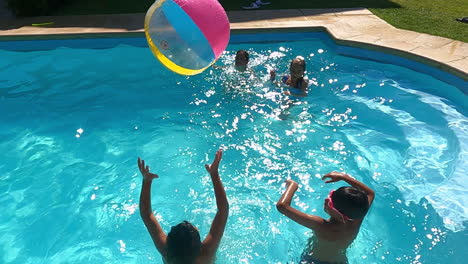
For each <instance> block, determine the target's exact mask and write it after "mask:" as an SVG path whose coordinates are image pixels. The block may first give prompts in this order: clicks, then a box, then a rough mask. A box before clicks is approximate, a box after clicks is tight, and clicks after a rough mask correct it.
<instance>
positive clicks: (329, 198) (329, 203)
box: [325, 190, 352, 223]
mask: <svg viewBox="0 0 468 264" xmlns="http://www.w3.org/2000/svg"><path fill="white" fill-rule="evenodd" d="M334 192H335V190H331V191H330V193H329V194H328V197H327V198H326V199H325V200H326V202H327V204H328V208H330V210H332V211H333V212H336V214H338V215H339V216H340V217H341V222H343V223H346V221H350V220H352V219H351V218H349V217H347V216H346V215H344V214H343V213H341V212H340V211H338V209H336V208H335V206H334V205H333V200H332V195H333V193H334Z"/></svg>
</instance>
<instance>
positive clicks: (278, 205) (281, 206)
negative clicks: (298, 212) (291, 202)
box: [276, 202, 288, 214]
mask: <svg viewBox="0 0 468 264" xmlns="http://www.w3.org/2000/svg"><path fill="white" fill-rule="evenodd" d="M287 207H288V206H287V205H286V204H284V203H282V202H278V203H276V209H277V210H278V211H279V212H280V213H282V214H284V212H286V210H287Z"/></svg>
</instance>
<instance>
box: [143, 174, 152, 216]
mask: <svg viewBox="0 0 468 264" xmlns="http://www.w3.org/2000/svg"><path fill="white" fill-rule="evenodd" d="M151 183H152V180H149V181H148V180H143V183H142V186H141V193H140V215H141V218H143V221H146V220H148V219H149V217H150V215H151V214H152V213H153V211H152V209H151Z"/></svg>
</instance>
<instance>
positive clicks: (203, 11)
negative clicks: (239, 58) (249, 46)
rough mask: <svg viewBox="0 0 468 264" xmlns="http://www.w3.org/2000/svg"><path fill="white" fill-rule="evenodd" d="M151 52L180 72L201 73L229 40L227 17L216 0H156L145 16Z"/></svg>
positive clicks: (170, 67)
mask: <svg viewBox="0 0 468 264" xmlns="http://www.w3.org/2000/svg"><path fill="white" fill-rule="evenodd" d="M145 35H146V40H147V41H148V45H149V47H150V49H151V51H152V52H153V54H154V56H155V57H156V58H157V59H158V60H159V61H160V62H161V63H162V64H163V65H164V66H166V67H167V68H168V69H170V70H172V71H174V72H176V73H178V74H183V75H195V74H198V73H201V72H202V71H204V70H205V69H206V68H208V67H209V66H210V65H211V64H213V63H214V62H215V61H216V59H217V58H218V57H219V56H220V55H221V54H222V53H223V51H224V50H225V49H226V46H227V44H228V42H229V35H230V27H229V20H228V17H227V15H226V12H225V11H224V9H223V7H222V6H221V4H220V3H219V2H218V1H217V0H156V2H154V4H153V5H152V6H151V7H150V8H149V10H148V12H147V13H146V17H145Z"/></svg>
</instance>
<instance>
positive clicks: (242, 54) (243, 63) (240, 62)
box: [213, 50, 250, 72]
mask: <svg viewBox="0 0 468 264" xmlns="http://www.w3.org/2000/svg"><path fill="white" fill-rule="evenodd" d="M249 57H250V56H249V53H248V52H247V51H246V50H238V51H237V52H236V57H235V58H234V68H235V69H236V70H237V71H240V72H244V71H246V70H247V68H248V64H249ZM224 68H226V66H218V65H213V69H217V70H219V69H224Z"/></svg>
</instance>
